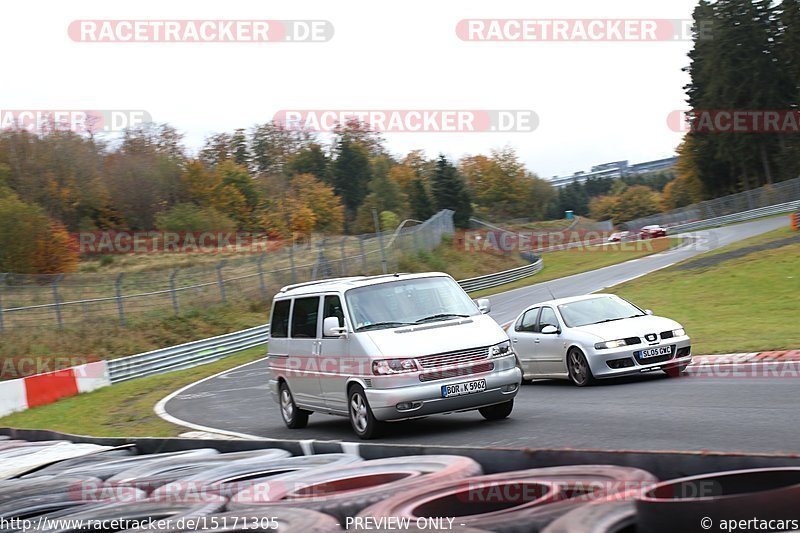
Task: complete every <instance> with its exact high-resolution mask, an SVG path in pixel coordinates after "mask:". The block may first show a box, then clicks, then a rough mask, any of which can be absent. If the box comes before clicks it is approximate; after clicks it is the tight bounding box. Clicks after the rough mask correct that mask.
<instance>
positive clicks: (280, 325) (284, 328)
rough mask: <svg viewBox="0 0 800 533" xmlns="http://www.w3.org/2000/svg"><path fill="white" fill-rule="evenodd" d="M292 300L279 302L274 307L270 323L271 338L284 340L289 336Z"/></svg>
mask: <svg viewBox="0 0 800 533" xmlns="http://www.w3.org/2000/svg"><path fill="white" fill-rule="evenodd" d="M291 303H292V301H291V300H278V301H276V302H275V305H274V306H273V307H272V318H271V319H270V321H269V334H270V337H275V338H283V337H287V336H288V335H289V305H290V304H291Z"/></svg>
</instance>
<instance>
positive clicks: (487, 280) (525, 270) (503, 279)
mask: <svg viewBox="0 0 800 533" xmlns="http://www.w3.org/2000/svg"><path fill="white" fill-rule="evenodd" d="M543 266H544V262H543V261H542V258H539V259H537V260H536V261H534V262H533V263H531V264H530V265H525V266H521V267H517V268H512V269H510V270H504V271H502V272H497V273H495V274H488V275H486V276H478V277H476V278H469V279H462V280H461V281H459V282H458V284H459V285H461V288H462V289H464V290H465V291H467V292H473V291H479V290H483V289H490V288H492V287H497V286H499V285H505V284H506V283H511V282H512V281H517V280H520V279H523V278H527V277H528V276H532V275H533V274H536V273H537V272H539V271H541V270H542V267H543Z"/></svg>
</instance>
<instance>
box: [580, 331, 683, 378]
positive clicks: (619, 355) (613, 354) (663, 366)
mask: <svg viewBox="0 0 800 533" xmlns="http://www.w3.org/2000/svg"><path fill="white" fill-rule="evenodd" d="M661 346H672V347H673V348H672V355H671V356H670V357H669V358H666V357H654V358H652V359H651V360H648V359H647V358H640V357H637V356H635V355H634V353H635V352H639V351H641V350H642V349H650V348H658V347H661ZM691 347H692V341H691V339H690V338H689V337H688V336H686V335H684V336H683V337H674V338H672V339H666V340H664V341H661V342H660V343H659V344H654V345H637V346H624V347H622V348H615V349H613V350H597V349H592V350H590V351H589V353H588V354H587V357H586V359H587V362H588V363H589V368H591V370H592V375H593V376H594V377H596V378H598V379H604V378H614V377H621V376H630V375H633V374H641V373H645V372H653V371H656V370H667V369H670V368H675V367H685V366H686V365H688V364H689V363H691V362H692V349H691ZM679 354H680V355H679ZM626 359H629V360H630V361H631V363H632V364H631V365H630V366H621V367H619V368H612V367H611V366H609V362H612V364H614V362H615V361H621V360H626Z"/></svg>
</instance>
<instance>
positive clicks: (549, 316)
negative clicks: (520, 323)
mask: <svg viewBox="0 0 800 533" xmlns="http://www.w3.org/2000/svg"><path fill="white" fill-rule="evenodd" d="M545 326H553V327H556V328H558V327H559V325H558V318H556V312H555V311H553V309H552V308H550V307H542V314H541V315H539V327H538V328H537V329H536V331H542V328H543V327H545Z"/></svg>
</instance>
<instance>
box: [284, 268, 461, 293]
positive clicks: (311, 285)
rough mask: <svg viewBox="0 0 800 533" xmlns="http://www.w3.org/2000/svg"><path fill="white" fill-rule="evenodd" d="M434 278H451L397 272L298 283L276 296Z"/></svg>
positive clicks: (434, 274)
mask: <svg viewBox="0 0 800 533" xmlns="http://www.w3.org/2000/svg"><path fill="white" fill-rule="evenodd" d="M433 277H448V278H449V277H450V275H449V274H445V273H444V272H422V273H418V274H407V273H399V272H397V273H394V274H381V275H377V276H350V277H346V278H330V279H321V280H316V281H307V282H304V283H296V284H293V285H286V286H285V287H282V288H281V290H280V291H279V292H278V294H276V295H275V298H276V299H280V298H289V297H293V296H298V295H307V294H319V293H322V292H338V293H341V292H344V291H346V290H348V289H354V288H356V287H366V286H369V285H379V284H381V283H391V282H392V281H400V280H408V279H420V278H433Z"/></svg>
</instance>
